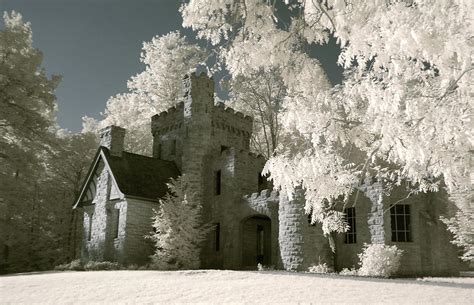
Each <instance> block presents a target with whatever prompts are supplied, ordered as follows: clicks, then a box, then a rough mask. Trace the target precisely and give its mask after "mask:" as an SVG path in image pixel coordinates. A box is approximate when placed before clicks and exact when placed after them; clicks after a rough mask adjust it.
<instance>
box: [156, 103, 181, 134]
mask: <svg viewBox="0 0 474 305" xmlns="http://www.w3.org/2000/svg"><path fill="white" fill-rule="evenodd" d="M183 110H184V103H183V102H180V103H178V104H176V105H175V106H174V107H171V108H169V109H168V110H166V111H162V112H160V113H158V114H155V115H154V116H152V118H151V133H152V134H153V135H158V134H164V133H167V132H169V131H171V130H175V129H178V128H181V127H182V125H183V121H184V117H183Z"/></svg>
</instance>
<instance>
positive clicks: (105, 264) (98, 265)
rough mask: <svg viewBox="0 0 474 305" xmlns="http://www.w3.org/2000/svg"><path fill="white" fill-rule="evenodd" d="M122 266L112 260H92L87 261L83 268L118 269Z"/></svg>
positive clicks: (93, 269) (91, 269) (94, 269)
mask: <svg viewBox="0 0 474 305" xmlns="http://www.w3.org/2000/svg"><path fill="white" fill-rule="evenodd" d="M120 269H122V267H121V266H120V265H119V263H114V262H94V261H89V262H88V263H87V264H86V265H85V266H84V270H87V271H97V270H120Z"/></svg>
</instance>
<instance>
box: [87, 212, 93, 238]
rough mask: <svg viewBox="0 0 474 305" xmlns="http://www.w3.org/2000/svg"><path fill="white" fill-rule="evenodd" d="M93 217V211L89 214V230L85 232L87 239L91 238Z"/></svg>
mask: <svg viewBox="0 0 474 305" xmlns="http://www.w3.org/2000/svg"><path fill="white" fill-rule="evenodd" d="M93 217H94V213H91V214H90V215H89V230H88V232H87V240H89V241H90V240H91V239H92V218H93Z"/></svg>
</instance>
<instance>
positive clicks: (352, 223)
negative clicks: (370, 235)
mask: <svg viewBox="0 0 474 305" xmlns="http://www.w3.org/2000/svg"><path fill="white" fill-rule="evenodd" d="M344 215H345V216H344V217H345V221H346V222H347V224H348V225H349V228H348V230H347V231H346V232H345V233H344V244H346V245H351V244H357V225H356V222H357V220H356V209H355V207H348V208H344Z"/></svg>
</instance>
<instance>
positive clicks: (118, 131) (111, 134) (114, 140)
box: [100, 125, 126, 157]
mask: <svg viewBox="0 0 474 305" xmlns="http://www.w3.org/2000/svg"><path fill="white" fill-rule="evenodd" d="M125 131H126V130H125V129H123V128H122V127H118V126H114V125H111V126H107V127H105V128H103V129H101V130H100V146H103V147H106V148H108V149H109V152H110V154H111V155H112V156H117V157H121V156H122V151H123V143H124V138H125Z"/></svg>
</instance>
